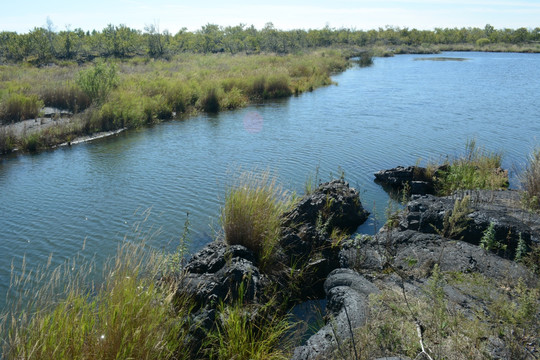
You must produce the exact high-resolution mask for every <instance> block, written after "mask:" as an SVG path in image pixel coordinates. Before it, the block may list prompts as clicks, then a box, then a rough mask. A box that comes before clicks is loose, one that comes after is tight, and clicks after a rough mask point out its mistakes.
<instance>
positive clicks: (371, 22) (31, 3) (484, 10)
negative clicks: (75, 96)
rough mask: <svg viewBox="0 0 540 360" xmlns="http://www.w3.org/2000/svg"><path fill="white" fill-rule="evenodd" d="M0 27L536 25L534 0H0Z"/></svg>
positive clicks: (539, 14) (538, 1) (538, 2)
mask: <svg viewBox="0 0 540 360" xmlns="http://www.w3.org/2000/svg"><path fill="white" fill-rule="evenodd" d="M1 1H2V3H3V4H2V5H1V6H0V31H16V32H18V33H25V32H28V31H30V30H31V29H33V28H34V27H40V26H43V27H45V26H46V24H47V18H49V19H50V20H51V21H52V24H53V25H54V29H55V30H56V31H60V30H65V29H68V28H69V29H75V28H82V29H83V30H94V29H95V30H102V29H103V28H105V27H106V26H107V25H108V24H113V25H120V24H124V25H126V26H129V27H131V28H134V29H138V30H144V28H145V26H147V25H150V24H154V25H158V26H159V29H160V30H162V31H163V30H169V31H170V32H171V33H173V34H174V33H176V32H178V31H179V30H180V29H182V28H187V29H188V30H190V31H194V30H197V29H200V28H201V26H203V25H206V24H208V23H211V24H218V25H221V26H229V25H232V26H235V25H238V24H241V23H242V24H247V25H248V26H249V25H254V26H255V27H256V28H259V29H260V28H262V27H264V25H265V24H266V23H268V22H271V23H273V25H274V27H276V28H277V29H283V30H289V29H321V28H323V27H325V26H329V27H331V28H350V29H357V30H369V29H378V28H379V27H383V28H384V27H385V26H394V27H402V28H403V27H408V28H410V29H412V28H417V29H426V30H433V29H434V28H436V27H442V28H445V27H451V28H453V27H458V28H461V27H480V28H483V27H484V26H485V25H486V24H491V25H493V26H494V27H495V28H497V29H500V28H513V29H516V28H519V27H525V28H531V29H532V28H536V27H540V0H516V1H511V0H470V1H467V0H390V1H386V0H384V1H382V0H379V1H377V0H371V1H367V0H333V1H322V0H299V1H294V0H288V1H287V0H273V1H268V0H266V1H258V0H229V1H226V0H222V1H218V0H199V1H178V0H177V1H174V0H153V1H142V0H118V1H115V0H109V1H107V0H85V1H79V0H49V1H43V0H14V1H13V0H1Z"/></svg>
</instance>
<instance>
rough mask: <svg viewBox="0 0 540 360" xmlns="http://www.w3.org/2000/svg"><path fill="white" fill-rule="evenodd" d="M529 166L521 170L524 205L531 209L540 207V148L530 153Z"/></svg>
mask: <svg viewBox="0 0 540 360" xmlns="http://www.w3.org/2000/svg"><path fill="white" fill-rule="evenodd" d="M528 160H529V161H528V163H527V166H526V167H525V169H524V170H523V171H522V172H521V175H520V180H521V187H522V189H523V198H522V201H523V205H524V206H525V207H526V208H528V209H531V210H538V209H540V149H535V150H534V151H533V152H532V154H531V155H529V159H528Z"/></svg>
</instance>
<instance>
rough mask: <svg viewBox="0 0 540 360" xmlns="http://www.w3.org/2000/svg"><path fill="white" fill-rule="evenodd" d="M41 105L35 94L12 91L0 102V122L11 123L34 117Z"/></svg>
mask: <svg viewBox="0 0 540 360" xmlns="http://www.w3.org/2000/svg"><path fill="white" fill-rule="evenodd" d="M42 107H43V102H42V101H41V100H39V98H38V96H37V95H28V96H27V95H23V94H18V93H13V94H10V95H8V96H7V98H5V99H4V100H3V101H2V103H1V104H0V123H4V124H7V123H12V122H17V121H22V120H26V119H33V118H36V117H37V116H38V114H39V111H40V110H41V108H42Z"/></svg>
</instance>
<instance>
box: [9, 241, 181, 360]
mask: <svg viewBox="0 0 540 360" xmlns="http://www.w3.org/2000/svg"><path fill="white" fill-rule="evenodd" d="M81 261H82V264H80V262H81ZM162 262H163V257H162V256H161V255H160V254H159V253H157V252H155V251H150V250H148V249H147V248H145V246H144V244H135V243H131V242H124V243H123V244H122V245H121V246H120V247H119V249H118V252H117V255H116V256H115V257H114V258H112V259H111V260H110V261H109V262H108V263H107V264H106V265H105V266H104V268H103V278H104V281H103V283H102V284H101V285H99V284H98V283H95V282H94V279H95V275H96V273H99V270H97V269H96V267H95V264H94V262H92V261H85V260H82V259H79V258H75V259H73V260H70V261H68V262H67V263H65V264H64V265H63V266H60V267H58V268H55V269H50V268H49V267H50V263H51V261H50V259H49V262H48V264H47V265H46V266H45V267H44V268H42V269H40V270H37V271H28V270H25V267H26V265H25V264H24V263H23V265H22V267H23V270H22V272H21V274H20V275H18V276H16V275H13V276H12V280H11V287H10V292H15V293H16V294H18V295H19V296H18V297H17V298H18V299H19V300H18V301H17V302H16V303H14V304H11V308H10V310H9V312H8V313H5V314H3V317H2V323H1V325H2V328H1V330H2V336H3V338H4V342H3V343H2V351H3V354H4V356H5V358H6V359H21V358H24V359H115V358H118V359H127V358H137V359H168V358H172V357H173V356H174V357H175V358H182V356H183V354H182V352H179V351H178V350H179V348H180V346H181V345H182V341H183V336H184V335H183V334H184V332H183V329H184V325H185V322H186V319H187V314H188V313H189V311H190V309H191V308H190V303H189V301H188V299H182V298H179V299H177V302H176V303H175V304H174V305H175V306H174V309H173V304H172V303H171V299H172V294H173V289H174V284H159V285H158V284H157V283H156V281H155V278H154V276H155V275H156V274H158V272H159V271H160V270H161V269H162V268H163V267H162ZM21 299H24V300H21ZM184 358H186V357H184Z"/></svg>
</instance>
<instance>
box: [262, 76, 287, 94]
mask: <svg viewBox="0 0 540 360" xmlns="http://www.w3.org/2000/svg"><path fill="white" fill-rule="evenodd" d="M289 81H290V79H289V77H288V76H286V75H276V76H272V77H270V78H268V80H267V81H266V84H265V88H264V94H263V97H264V98H265V99H277V98H282V97H288V96H291V94H292V91H291V88H290V86H289Z"/></svg>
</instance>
